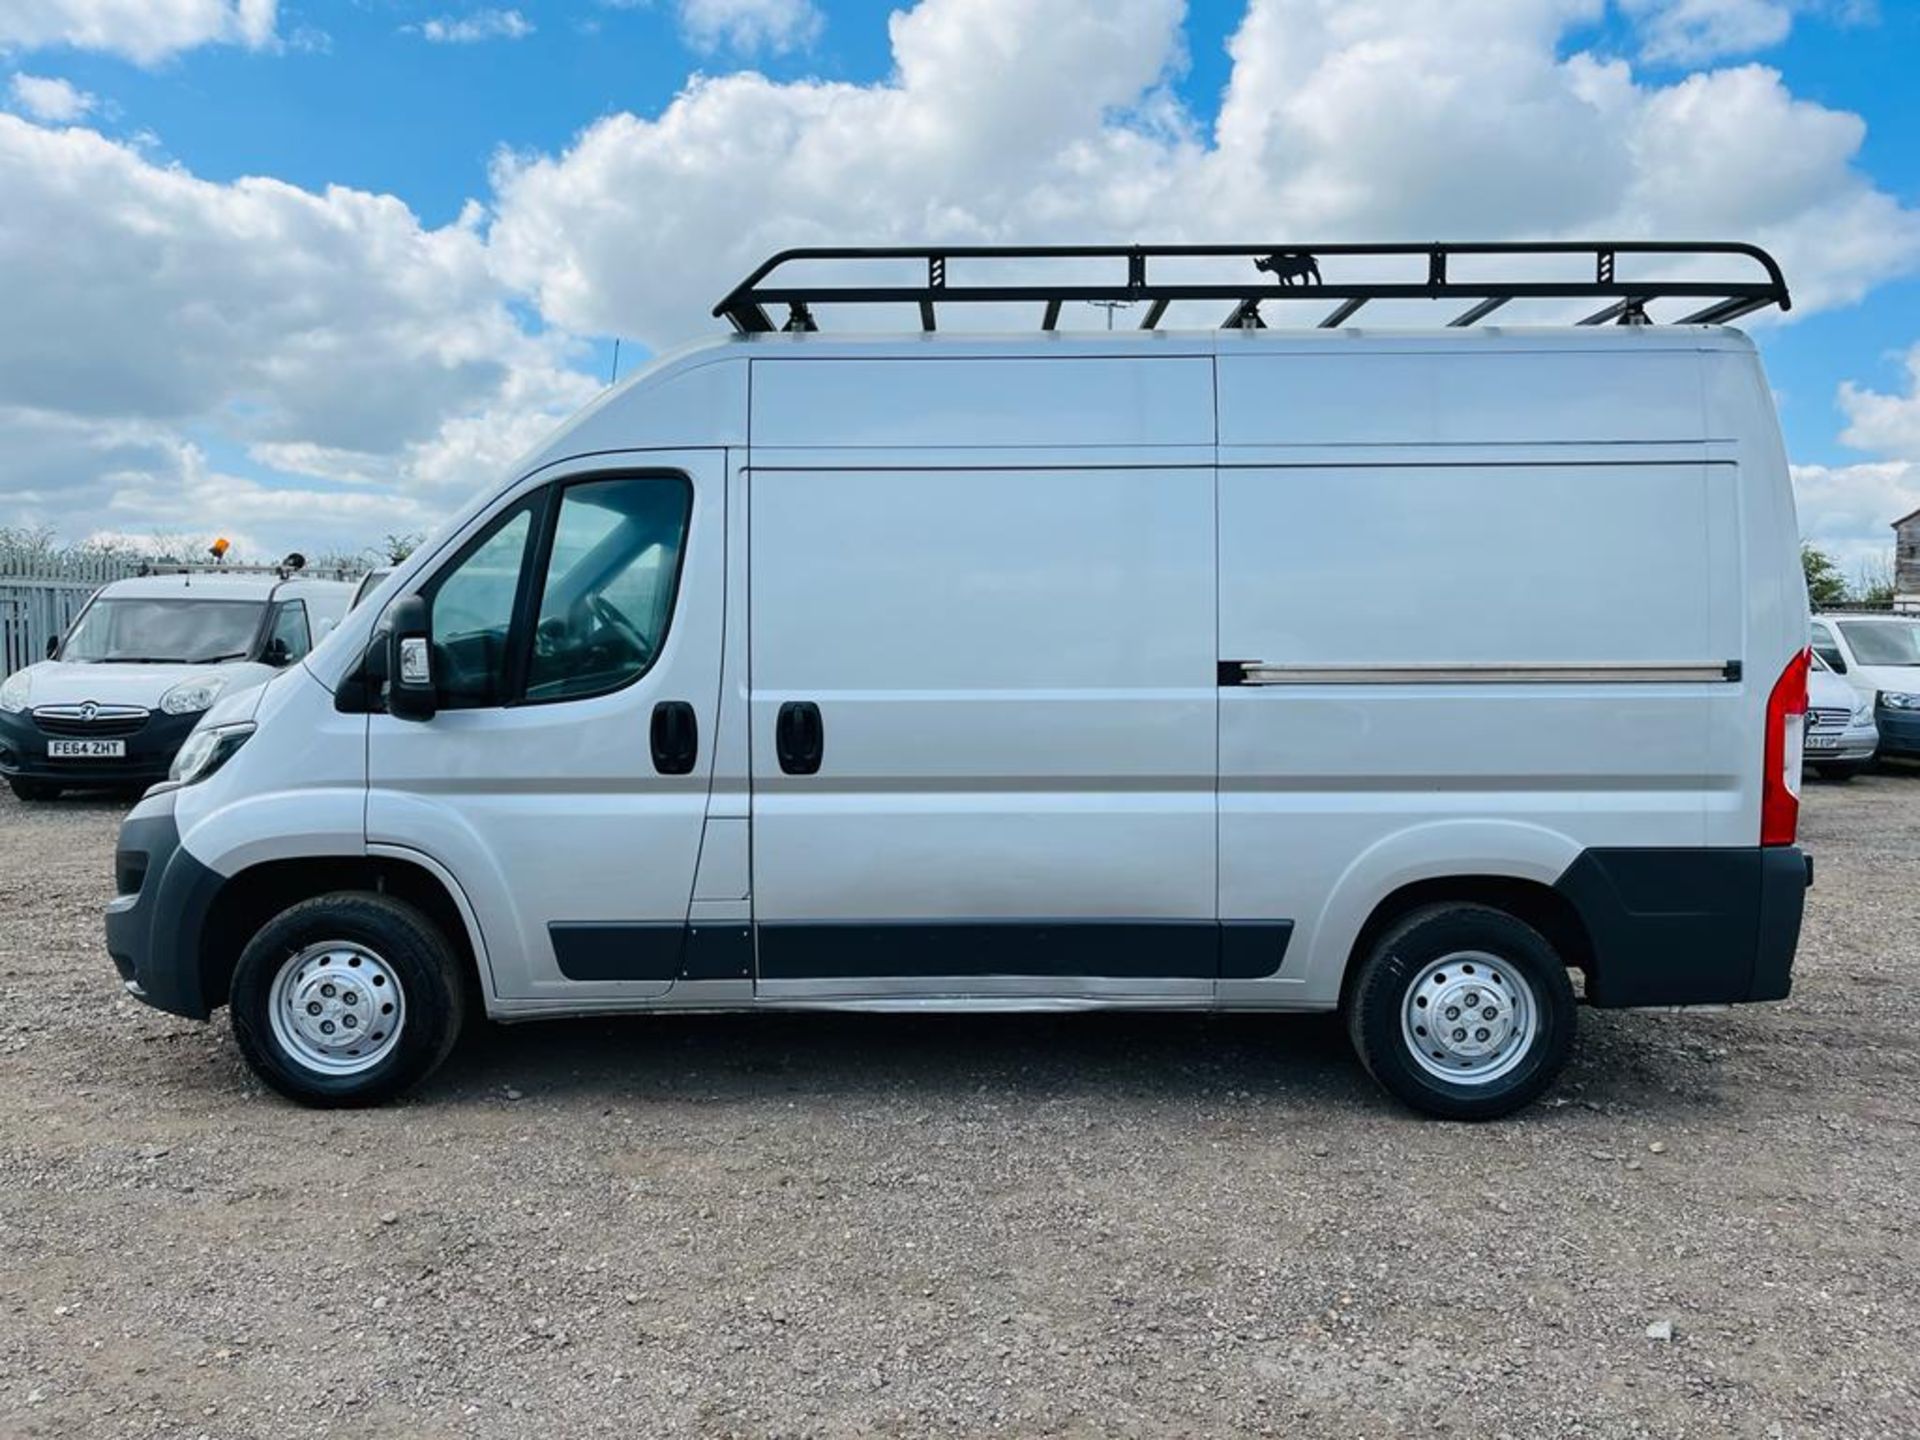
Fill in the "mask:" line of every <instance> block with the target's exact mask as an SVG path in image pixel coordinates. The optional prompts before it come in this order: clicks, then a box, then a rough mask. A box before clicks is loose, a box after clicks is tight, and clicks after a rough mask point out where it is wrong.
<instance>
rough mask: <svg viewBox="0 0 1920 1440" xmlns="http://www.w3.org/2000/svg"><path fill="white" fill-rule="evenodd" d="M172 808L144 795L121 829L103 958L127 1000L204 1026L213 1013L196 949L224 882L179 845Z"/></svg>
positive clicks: (167, 797) (164, 799)
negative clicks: (107, 959) (116, 973)
mask: <svg viewBox="0 0 1920 1440" xmlns="http://www.w3.org/2000/svg"><path fill="white" fill-rule="evenodd" d="M173 801H174V797H173V794H172V793H171V792H167V793H164V794H160V795H150V796H148V797H147V798H146V799H145V800H143V801H141V802H140V804H139V805H137V806H135V807H134V810H133V813H132V814H130V815H128V816H127V818H126V819H125V820H124V821H123V822H121V825H120V843H119V845H118V847H117V848H116V850H115V852H114V857H113V871H114V889H115V890H116V891H117V892H118V893H117V894H116V895H115V896H114V898H113V900H112V901H111V902H109V903H108V905H107V953H108V955H110V956H111V957H112V958H113V965H114V969H116V970H117V971H119V972H120V981H121V984H123V985H124V986H125V987H126V990H127V993H128V994H129V995H132V996H134V997H135V998H136V999H139V1000H144V1001H146V1003H147V1004H149V1005H151V1006H153V1007H154V1008H155V1009H157V1010H166V1011H168V1012H170V1013H172V1014H175V1015H185V1016H187V1017H188V1018H190V1019H194V1020H204V1019H206V1018H207V1016H208V1014H209V1013H211V1011H212V1008H213V1006H212V1003H211V1002H210V1000H209V998H208V995H207V986H206V977H205V974H204V971H203V969H202V966H201V952H202V943H201V942H202V938H203V936H204V935H205V933H206V927H207V917H208V915H209V914H210V913H211V911H212V909H213V901H214V897H215V896H216V895H217V894H218V893H219V891H220V886H221V883H222V879H221V876H220V875H219V873H218V872H216V871H214V870H212V869H209V868H208V867H207V866H205V865H202V864H201V863H200V862H199V861H198V860H196V859H195V858H194V857H193V853H192V852H191V851H189V850H187V849H186V848H185V847H184V846H182V845H181V843H180V827H179V824H178V823H177V822H176V821H175V819H174V814H173Z"/></svg>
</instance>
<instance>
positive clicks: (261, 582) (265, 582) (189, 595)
mask: <svg viewBox="0 0 1920 1440" xmlns="http://www.w3.org/2000/svg"><path fill="white" fill-rule="evenodd" d="M352 588H353V587H352V586H351V585H349V584H347V583H345V582H343V581H336V580H302V579H297V578H296V579H290V580H281V579H279V578H278V577H277V576H274V575H221V574H219V573H217V572H213V571H192V572H189V573H186V574H180V575H135V576H131V577H129V578H128V579H125V580H114V581H110V582H108V584H106V585H105V586H103V587H102V588H101V592H100V593H101V594H103V595H105V596H108V597H109V598H112V599H137V600H271V599H273V598H274V596H275V594H276V593H279V594H285V595H290V596H297V595H299V594H302V593H313V592H315V591H316V590H318V591H321V592H324V591H327V590H341V591H350V590H351V589H352Z"/></svg>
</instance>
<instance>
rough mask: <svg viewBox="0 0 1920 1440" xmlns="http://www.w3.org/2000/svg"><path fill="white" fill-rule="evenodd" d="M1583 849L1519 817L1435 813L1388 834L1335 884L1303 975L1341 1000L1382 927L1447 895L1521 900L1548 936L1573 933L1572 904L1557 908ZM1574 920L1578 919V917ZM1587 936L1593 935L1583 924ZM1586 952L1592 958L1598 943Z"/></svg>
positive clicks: (1313, 988)
mask: <svg viewBox="0 0 1920 1440" xmlns="http://www.w3.org/2000/svg"><path fill="white" fill-rule="evenodd" d="M1581 849H1582V847H1581V846H1580V844H1579V843H1578V842H1577V841H1575V840H1574V839H1573V838H1572V837H1571V836H1568V835H1566V834H1563V833H1562V832H1560V831H1558V830H1555V829H1552V828H1549V827H1548V826H1545V825H1540V824H1536V823H1534V822H1532V821H1528V820H1519V819H1491V818H1474V819H1459V820H1429V821H1425V822H1423V823H1419V824H1414V825H1408V826H1405V827H1403V828H1401V829H1398V830H1395V831H1392V832H1391V833H1389V834H1385V835H1382V836H1380V837H1379V838H1378V839H1377V840H1375V841H1374V843H1373V844H1371V845H1369V846H1368V847H1367V848H1366V849H1364V850H1363V851H1361V852H1360V853H1359V854H1358V855H1356V856H1355V857H1354V858H1353V861H1352V862H1351V863H1350V864H1349V865H1348V866H1347V867H1346V869H1345V870H1344V871H1343V872H1342V873H1341V875H1340V878H1339V879H1338V880H1337V881H1336V882H1335V883H1334V884H1333V886H1332V887H1331V888H1330V889H1329V891H1328V893H1327V897H1326V901H1325V903H1324V904H1323V905H1322V907H1321V908H1320V910H1319V913H1318V914H1317V915H1316V916H1315V917H1314V921H1313V927H1312V940H1311V948H1310V950H1309V952H1308V954H1307V955H1306V956H1305V957H1303V960H1304V964H1303V973H1302V977H1301V978H1302V979H1304V980H1305V981H1306V982H1307V988H1308V990H1309V992H1310V994H1311V996H1312V998H1313V999H1314V1000H1315V1001H1316V1002H1318V1003H1319V1004H1322V1005H1326V1006H1333V1005H1336V1004H1339V1003H1341V1002H1343V1001H1344V1000H1345V998H1346V993H1347V986H1348V984H1349V982H1350V980H1351V977H1352V975H1353V972H1354V965H1355V961H1356V960H1357V959H1358V958H1359V957H1361V956H1363V955H1364V954H1365V953H1366V949H1365V947H1366V946H1367V945H1370V944H1371V943H1372V942H1373V941H1374V940H1375V939H1377V938H1378V937H1379V935H1380V933H1381V928H1382V926H1384V925H1387V924H1391V923H1392V922H1393V921H1394V920H1395V919H1397V918H1399V917H1400V916H1401V915H1404V914H1405V913H1406V912H1407V911H1408V910H1409V909H1412V908H1415V907H1417V906H1419V905H1424V904H1434V903H1439V902H1442V901H1447V900H1458V901H1476V902H1478V903H1482V904H1495V905H1497V906H1498V907H1499V908H1501V909H1510V908H1512V907H1514V906H1519V907H1520V909H1521V910H1523V911H1524V912H1525V913H1524V914H1520V911H1515V913H1516V914H1520V918H1522V919H1528V918H1529V917H1544V919H1545V923H1547V924H1549V925H1551V926H1552V927H1553V933H1552V934H1548V939H1549V940H1550V941H1551V940H1554V938H1555V936H1556V935H1558V936H1560V937H1561V938H1562V939H1567V938H1568V937H1569V936H1570V935H1571V933H1572V932H1571V931H1569V930H1568V929H1567V928H1566V926H1565V923H1564V922H1565V921H1566V920H1567V914H1566V910H1567V909H1569V908H1570V906H1569V907H1564V908H1562V907H1557V906H1556V902H1558V901H1564V900H1565V897H1564V896H1561V895H1559V894H1557V892H1555V890H1554V888H1553V887H1554V884H1555V882H1556V881H1558V880H1559V879H1560V877H1561V876H1563V875H1564V874H1566V872H1567V869H1568V867H1569V866H1571V865H1572V864H1573V863H1574V861H1575V860H1577V859H1578V858H1579V857H1580V854H1581ZM1529 923H1533V922H1532V921H1531V920H1530V921H1529ZM1573 923H1574V924H1576V925H1578V924H1579V922H1578V917H1577V916H1575V917H1574V919H1573ZM1536 928H1539V926H1538V925H1536ZM1542 933H1547V932H1545V931H1543V932H1542ZM1579 934H1580V936H1581V937H1584V936H1585V927H1584V926H1580V930H1579ZM1568 943H1569V944H1573V943H1575V942H1574V941H1572V940H1570V939H1569V940H1568ZM1580 953H1581V954H1582V955H1583V956H1585V957H1586V958H1587V960H1588V961H1589V963H1590V961H1591V955H1592V947H1591V945H1590V944H1587V945H1584V946H1583V948H1582V949H1581V951H1580ZM1589 973H1590V972H1589Z"/></svg>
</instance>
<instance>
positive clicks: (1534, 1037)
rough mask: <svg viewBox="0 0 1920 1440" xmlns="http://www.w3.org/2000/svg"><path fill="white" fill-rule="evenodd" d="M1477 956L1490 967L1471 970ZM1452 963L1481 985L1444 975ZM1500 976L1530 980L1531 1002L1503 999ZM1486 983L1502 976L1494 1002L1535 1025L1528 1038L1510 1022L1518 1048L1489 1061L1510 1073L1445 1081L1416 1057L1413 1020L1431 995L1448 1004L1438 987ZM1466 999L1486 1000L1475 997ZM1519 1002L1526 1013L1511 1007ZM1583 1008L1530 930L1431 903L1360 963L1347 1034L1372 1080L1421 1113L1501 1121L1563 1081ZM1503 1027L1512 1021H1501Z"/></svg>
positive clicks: (1487, 909) (1480, 910) (1559, 965)
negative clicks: (1481, 979) (1482, 980)
mask: <svg viewBox="0 0 1920 1440" xmlns="http://www.w3.org/2000/svg"><path fill="white" fill-rule="evenodd" d="M1475 956H1484V957H1486V959H1487V960H1489V961H1491V962H1492V965H1491V966H1489V965H1487V964H1486V963H1484V962H1483V963H1481V964H1480V965H1478V966H1477V967H1475V966H1473V959H1472V957H1475ZM1454 957H1461V958H1460V960H1459V961H1458V964H1459V967H1460V968H1461V969H1468V970H1469V973H1471V974H1474V975H1475V976H1476V981H1475V982H1468V981H1466V980H1464V979H1463V977H1462V976H1460V975H1459V974H1458V973H1457V972H1454V971H1451V970H1450V969H1449V968H1439V967H1441V965H1442V962H1450V961H1453V960H1454ZM1501 972H1506V973H1507V974H1509V975H1510V976H1511V977H1513V979H1515V980H1518V981H1523V982H1524V990H1525V992H1526V994H1525V995H1524V996H1520V995H1518V994H1516V993H1514V990H1513V987H1512V986H1511V985H1510V984H1508V985H1507V988H1506V989H1505V990H1498V991H1495V987H1496V986H1498V985H1500V984H1502V983H1503V982H1502V981H1501V980H1500V979H1499V978H1498V977H1499V976H1500V974H1501ZM1487 976H1491V977H1495V978H1494V983H1493V985H1489V986H1486V987H1485V988H1487V989H1489V990H1490V991H1495V993H1494V994H1492V995H1491V996H1490V998H1492V999H1495V1000H1497V1001H1499V1002H1500V1005H1501V1006H1502V1007H1503V1008H1505V1009H1507V1011H1508V1014H1509V1015H1510V1016H1519V1015H1523V1014H1530V1015H1531V1016H1532V1017H1533V1018H1532V1023H1531V1027H1530V1034H1527V1033H1526V1032H1525V1030H1524V1029H1523V1027H1522V1026H1521V1025H1520V1024H1519V1023H1517V1022H1512V1023H1511V1028H1512V1031H1513V1032H1517V1033H1518V1034H1519V1036H1520V1037H1521V1038H1516V1039H1515V1040H1514V1042H1513V1044H1514V1046H1515V1048H1513V1049H1511V1050H1509V1051H1507V1052H1506V1053H1505V1054H1504V1055H1500V1054H1498V1053H1496V1054H1495V1055H1493V1056H1490V1057H1488V1059H1487V1060H1486V1061H1485V1062H1482V1063H1485V1064H1487V1065H1489V1066H1506V1067H1508V1068H1505V1069H1504V1070H1503V1071H1501V1072H1500V1073H1498V1074H1497V1075H1495V1076H1493V1077H1491V1078H1487V1079H1484V1080H1476V1081H1473V1082H1472V1083H1455V1082H1452V1081H1448V1080H1445V1079H1443V1078H1441V1077H1440V1076H1439V1075H1436V1074H1435V1073H1433V1071H1432V1070H1430V1069H1428V1068H1426V1062H1425V1061H1423V1060H1421V1059H1419V1058H1418V1057H1417V1056H1416V1054H1415V1052H1414V1049H1413V1044H1414V1041H1413V1037H1412V1035H1411V1033H1410V1031H1411V1029H1412V1026H1413V1018H1412V1017H1415V1016H1417V1015H1421V1014H1423V1013H1425V1012H1424V1011H1423V1010H1420V1009H1416V1008H1415V1007H1416V1006H1418V1004H1419V1002H1420V1000H1422V999H1424V998H1425V997H1426V996H1427V994H1428V993H1432V994H1434V996H1435V999H1434V1002H1433V1003H1435V1004H1440V1003H1442V996H1443V994H1444V993H1445V992H1442V991H1439V990H1437V989H1436V985H1441V984H1447V983H1452V984H1462V983H1477V979H1478V977H1487ZM1416 984H1418V985H1419V986H1420V992H1419V993H1418V994H1415V993H1413V992H1414V987H1415V986H1416ZM1467 993H1468V994H1473V995H1475V998H1476V1001H1477V1000H1478V998H1479V997H1478V995H1477V992H1473V991H1469V992H1467ZM1520 1000H1524V1001H1525V1002H1526V1007H1527V1008H1525V1009H1522V1008H1521V1007H1520V1006H1519V1005H1518V1004H1517V1003H1510V1002H1518V1001H1520ZM1576 1005H1577V1002H1576V1001H1575V999H1574V993H1573V984H1572V982H1571V981H1570V980H1569V979H1568V978H1567V967H1566V961H1565V960H1564V959H1563V958H1562V957H1561V956H1560V955H1559V954H1558V953H1557V952H1556V951H1555V950H1554V948H1553V947H1552V946H1551V945H1549V944H1548V943H1547V941H1546V939H1545V938H1544V937H1543V936H1542V935H1541V934H1540V932H1539V931H1537V930H1535V929H1534V928H1533V927H1532V926H1530V925H1528V924H1526V923H1524V922H1523V921H1521V920H1519V919H1516V918H1515V917H1514V916H1512V915H1510V914H1508V913H1507V912H1506V911H1504V910H1496V909H1494V908H1492V907H1491V906H1487V905H1472V904H1464V903H1461V904H1447V905H1432V906H1428V907H1425V908H1423V909H1420V910H1416V911H1414V912H1413V913H1411V914H1409V915H1407V916H1406V917H1405V918H1404V919H1402V920H1400V921H1399V922H1398V923H1397V924H1395V925H1394V926H1393V928H1392V929H1390V930H1389V931H1387V933H1386V934H1385V935H1383V936H1382V937H1381V938H1380V941H1379V943H1378V944H1376V945H1375V946H1374V947H1373V950H1372V952H1371V953H1370V954H1368V955H1367V956H1365V957H1364V958H1363V959H1362V961H1361V966H1360V971H1359V974H1358V975H1357V976H1356V977H1355V979H1354V981H1353V984H1352V985H1351V987H1350V988H1349V991H1348V994H1347V1002H1346V1015H1347V1033H1348V1035H1349V1036H1350V1037H1351V1038H1352V1040H1353V1048H1354V1050H1355V1052H1356V1053H1357V1054H1358V1055H1359V1057H1360V1063H1361V1064H1362V1065H1364V1066H1365V1067H1366V1069H1367V1073H1368V1074H1370V1075H1372V1076H1373V1078H1374V1079H1375V1080H1377V1081H1379V1082H1380V1084H1381V1085H1383V1086H1385V1087H1386V1088H1387V1089H1388V1090H1390V1091H1392V1092H1393V1094H1395V1095H1396V1096H1398V1097H1399V1098H1400V1099H1401V1100H1403V1101H1405V1102H1406V1103H1407V1104H1409V1105H1411V1106H1412V1107H1413V1108H1414V1109H1416V1110H1421V1111H1424V1112H1425V1113H1427V1114H1429V1115H1436V1116H1439V1117H1440V1118H1442V1119H1446V1120H1493V1119H1497V1118H1499V1117H1500V1116H1503V1115H1510V1114H1512V1113H1513V1112H1514V1111H1516V1110H1518V1109H1521V1108H1522V1107H1523V1106H1526V1105H1528V1104H1531V1103H1532V1102H1533V1101H1534V1100H1535V1099H1536V1098H1538V1097H1539V1095H1540V1094H1541V1093H1542V1092H1543V1091H1545V1090H1546V1088H1547V1087H1548V1086H1549V1085H1551V1084H1552V1083H1553V1082H1554V1080H1555V1079H1556V1078H1557V1077H1558V1076H1559V1074H1560V1071H1561V1069H1562V1068H1563V1067H1564V1066H1565V1065H1566V1063H1567V1057H1568V1055H1569V1054H1570V1053H1572V1049H1573V1031H1574V1019H1575V1014H1576ZM1490 1008H1491V1007H1490ZM1499 1023H1500V1024H1502V1025H1507V1024H1509V1023H1510V1022H1509V1020H1508V1018H1507V1017H1506V1016H1503V1017H1502V1019H1501V1020H1500V1022H1499ZM1455 1033H1459V1032H1457V1031H1456V1032H1455ZM1495 1038H1497V1036H1496V1037H1495ZM1433 1058H1434V1059H1435V1061H1436V1062H1439V1061H1441V1059H1442V1055H1441V1053H1440V1052H1438V1051H1436V1052H1434V1054H1433ZM1449 1058H1451V1057H1449ZM1460 1063H1462V1064H1466V1063H1472V1062H1471V1061H1470V1060H1469V1061H1461V1062H1460Z"/></svg>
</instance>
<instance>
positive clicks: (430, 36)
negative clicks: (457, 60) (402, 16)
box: [408, 10, 533, 45]
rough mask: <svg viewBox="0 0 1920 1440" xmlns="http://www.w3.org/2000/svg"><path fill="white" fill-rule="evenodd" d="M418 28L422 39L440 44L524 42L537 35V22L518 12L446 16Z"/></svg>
mask: <svg viewBox="0 0 1920 1440" xmlns="http://www.w3.org/2000/svg"><path fill="white" fill-rule="evenodd" d="M408 28H409V29H417V30H418V32H419V34H420V36H421V38H422V39H425V40H431V41H433V42H434V43H435V44H436V45H473V44H477V43H478V42H480V41H482V40H521V39H524V38H525V37H527V36H528V35H531V34H532V33H533V22H532V21H531V20H529V19H527V17H526V16H524V15H522V14H521V13H520V12H519V11H518V10H475V11H474V12H473V13H472V14H470V15H461V16H457V17H456V16H449V15H442V16H440V17H439V18H438V19H435V20H424V21H422V22H421V23H420V24H419V25H418V26H410V27H408Z"/></svg>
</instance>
